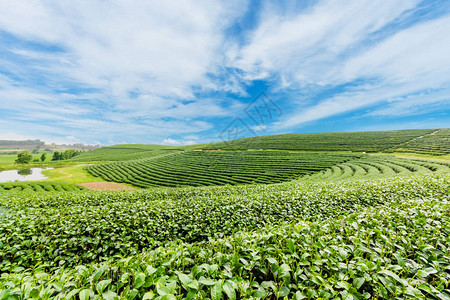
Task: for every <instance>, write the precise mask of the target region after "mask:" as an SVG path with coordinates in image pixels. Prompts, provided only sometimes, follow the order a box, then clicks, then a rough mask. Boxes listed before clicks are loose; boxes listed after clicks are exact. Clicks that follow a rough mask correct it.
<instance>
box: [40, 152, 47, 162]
mask: <svg viewBox="0 0 450 300" xmlns="http://www.w3.org/2000/svg"><path fill="white" fill-rule="evenodd" d="M46 159H47V153H42V155H41V161H45V160H46Z"/></svg>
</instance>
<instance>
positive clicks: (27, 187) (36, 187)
mask: <svg viewBox="0 0 450 300" xmlns="http://www.w3.org/2000/svg"><path fill="white" fill-rule="evenodd" d="M82 190H86V188H84V187H82V186H79V185H76V184H71V183H66V182H50V181H48V182H46V181H43V182H6V183H0V193H2V192H11V191H14V192H55V191H56V192H72V191H82Z"/></svg>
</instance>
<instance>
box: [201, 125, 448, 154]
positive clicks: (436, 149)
mask: <svg viewBox="0 0 450 300" xmlns="http://www.w3.org/2000/svg"><path fill="white" fill-rule="evenodd" d="M436 131H437V130H436V129H411V130H392V131H365V132H332V133H303V134H280V135H268V136H261V137H251V138H244V139H239V140H233V141H227V142H223V143H216V144H210V145H206V146H204V147H202V148H203V149H210V150H211V149H222V150H246V149H273V150H295V151H352V152H386V151H387V150H391V149H397V147H399V146H400V145H402V146H403V145H407V144H406V143H407V142H408V141H412V140H414V143H411V145H410V146H408V147H413V148H411V151H409V152H414V150H415V149H422V150H421V151H422V152H419V153H424V152H423V149H429V150H428V151H427V152H426V153H429V154H437V155H439V154H443V153H444V152H445V150H443V149H446V150H447V151H448V149H450V140H449V139H448V129H441V130H439V131H438V132H437V133H435V132H436ZM441 134H442V136H441ZM429 136H432V137H431V138H430V137H429ZM420 137H423V138H420ZM419 138H420V139H419ZM422 142H426V143H427V144H424V145H422ZM415 144H417V146H413V145H415ZM432 145H434V146H432ZM447 153H448V152H447Z"/></svg>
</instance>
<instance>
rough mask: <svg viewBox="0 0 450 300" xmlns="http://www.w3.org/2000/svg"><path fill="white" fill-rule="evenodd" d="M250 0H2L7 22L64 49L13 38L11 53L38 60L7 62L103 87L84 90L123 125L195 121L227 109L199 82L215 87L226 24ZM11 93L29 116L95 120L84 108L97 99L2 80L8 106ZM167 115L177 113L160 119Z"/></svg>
mask: <svg viewBox="0 0 450 300" xmlns="http://www.w3.org/2000/svg"><path fill="white" fill-rule="evenodd" d="M241 5H242V4H239V3H238V2H237V1H228V2H226V3H225V2H220V1H188V0H186V1H165V2H146V1H114V2H104V1H100V0H98V1H89V2H79V3H76V4H75V3H71V2H43V1H37V0H36V1H35V0H26V1H20V2H17V1H3V0H1V1H0V30H3V31H5V32H9V33H11V34H14V35H16V36H18V37H20V38H22V39H25V40H28V41H35V42H38V43H40V44H47V45H49V46H57V47H59V48H60V50H58V51H55V52H53V51H50V52H48V51H47V50H45V51H43V50H42V49H27V48H26V47H27V46H24V48H23V49H22V48H18V46H14V48H11V49H9V51H10V52H11V53H14V54H15V55H18V56H22V57H24V59H32V60H33V62H34V64H31V65H30V66H27V67H26V68H28V70H22V69H21V68H22V67H23V66H22V65H14V63H12V62H10V61H6V62H5V66H6V63H8V64H9V67H8V68H9V69H10V70H11V72H14V73H16V75H17V74H19V75H20V76H19V77H22V78H24V77H25V78H28V74H31V73H42V74H44V75H45V76H47V77H49V78H50V80H53V81H54V82H51V83H52V84H56V85H60V86H61V87H62V88H65V87H66V86H75V87H79V86H81V87H86V88H94V89H95V91H93V92H92V91H90V92H85V93H84V94H83V95H82V97H83V98H84V99H92V100H89V103H88V104H98V103H96V102H99V103H101V104H103V105H99V106H97V108H96V110H97V112H96V113H97V116H96V117H95V118H97V119H98V118H102V119H105V120H107V121H111V122H112V123H115V122H118V123H121V124H122V125H123V124H124V123H128V122H136V118H145V119H146V120H148V121H151V122H152V123H160V124H161V125H162V126H163V127H162V128H164V130H166V129H167V127H169V129H168V130H169V131H170V127H173V126H170V124H174V125H175V124H176V125H177V126H180V128H185V129H187V128H192V125H190V124H192V122H193V120H194V119H196V118H202V117H214V116H225V115H227V113H228V109H227V108H226V107H224V106H223V105H222V103H220V102H218V101H217V100H214V99H211V98H204V99H203V98H197V97H196V96H195V95H194V91H193V88H194V87H195V86H202V85H204V86H205V87H210V88H211V87H214V84H213V83H212V82H210V81H209V78H208V76H207V73H208V72H209V71H210V70H211V68H214V67H215V65H216V64H217V63H219V62H220V61H221V58H220V55H218V53H220V52H221V51H222V50H221V45H222V43H223V41H224V38H225V37H224V33H223V31H224V30H225V28H227V26H229V24H230V23H231V22H232V21H233V20H234V19H235V18H237V17H239V13H237V11H238V10H237V9H236V8H237V7H241ZM19 20H20V21H19ZM1 62H3V61H1ZM44 62H45V63H44ZM26 72H29V73H26ZM1 79H2V78H0V81H1ZM6 79H7V80H11V79H10V78H6ZM5 82H6V81H5ZM5 84H6V83H5ZM0 85H1V82H0ZM75 93H78V92H77V91H75ZM8 98H12V99H15V101H16V102H17V103H19V102H20V104H19V105H18V106H17V107H16V111H17V112H19V113H20V115H21V118H22V119H28V118H29V117H30V115H33V118H34V119H35V120H36V121H38V120H40V121H42V120H61V121H62V119H65V124H66V125H67V126H80V128H84V129H85V130H86V129H89V128H90V126H89V124H90V123H92V121H89V119H87V120H85V118H83V117H82V116H81V115H83V114H84V115H85V114H89V111H88V110H90V109H92V107H93V105H86V104H87V103H84V102H82V101H81V100H80V99H78V100H80V101H76V100H77V99H71V95H61V94H60V93H59V92H58V93H55V92H54V89H53V88H51V87H50V88H48V89H46V88H45V87H36V86H33V87H30V86H27V85H26V84H24V83H21V82H19V84H18V85H17V84H14V83H9V84H8V86H7V87H3V88H1V87H0V108H2V107H6V106H7V105H8V104H7V103H6V101H5V100H6V99H8ZM72 98H73V95H72ZM78 98H81V97H78ZM72 100H75V101H72ZM185 100H189V102H188V103H186V102H185ZM102 107H103V108H102ZM62 110H66V111H65V112H64V111H62ZM75 114H76V115H78V116H77V117H76V118H74V116H73V115H75ZM161 118H174V119H176V120H175V122H169V121H167V122H161ZM71 123H72V124H71ZM100 123H102V122H100ZM70 124H71V125H70ZM108 125H109V126H111V124H108ZM167 125H169V126H167ZM197 125H198V124H197ZM118 127H119V126H118ZM131 127H133V126H131ZM140 127H144V126H142V125H141V126H140ZM195 127H197V128H199V127H201V126H195ZM203 127H205V126H203ZM206 127H208V126H206ZM208 128H209V127H208ZM101 129H102V130H103V129H104V128H101ZM150 130H152V129H151V128H150ZM159 130H161V129H159ZM177 132H187V131H186V130H183V129H182V130H179V131H177ZM194 132H195V130H194ZM105 133H106V132H105Z"/></svg>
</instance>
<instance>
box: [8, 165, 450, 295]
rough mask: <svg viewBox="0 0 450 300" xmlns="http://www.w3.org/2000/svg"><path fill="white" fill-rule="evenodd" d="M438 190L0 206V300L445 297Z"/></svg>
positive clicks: (265, 190)
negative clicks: (11, 298) (4, 299)
mask: <svg viewBox="0 0 450 300" xmlns="http://www.w3.org/2000/svg"><path fill="white" fill-rule="evenodd" d="M449 180H450V176H449V175H448V173H437V172H434V173H429V174H418V173H417V175H402V176H400V175H399V176H392V177H387V178H371V179H370V180H365V179H359V180H355V179H352V180H347V181H345V180H344V181H338V182H329V181H326V182H324V183H321V182H317V183H312V182H311V183H302V182H289V183H283V184H277V185H245V186H225V187H203V188H193V187H190V188H159V189H150V190H137V191H131V192H108V193H99V192H71V193H34V194H29V195H26V196H25V195H24V194H16V195H14V197H9V198H4V197H3V198H2V197H1V196H0V199H1V200H0V204H1V207H2V210H3V216H2V217H0V254H1V256H2V257H3V260H2V261H1V262H0V268H1V270H2V272H3V274H2V277H1V279H0V289H3V292H2V294H0V295H2V296H5V295H12V296H15V297H16V298H18V299H19V298H30V297H34V298H38V297H40V298H46V299H48V298H56V297H60V298H64V299H72V298H73V297H77V299H78V298H79V299H88V298H89V297H93V298H94V297H98V298H104V299H118V298H119V297H121V298H123V299H152V298H155V299H178V298H179V299H181V298H188V299H194V298H196V299H199V298H203V299H205V298H210V299H238V298H239V299H249V298H276V297H279V298H284V297H288V298H289V299H291V298H296V299H303V298H309V299H316V298H319V297H321V298H324V299H331V298H336V297H340V298H346V299H348V298H349V297H350V296H351V297H352V299H369V298H385V299H386V298H398V299H411V298H418V299H425V298H427V299H446V297H449V293H448V287H449V281H450V274H449V273H448V270H449V268H450V260H449V255H450V246H449V243H448V240H449V235H450V231H449V230H448V228H449V226H448V225H449V221H450V215H449V212H450V203H449Z"/></svg>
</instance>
